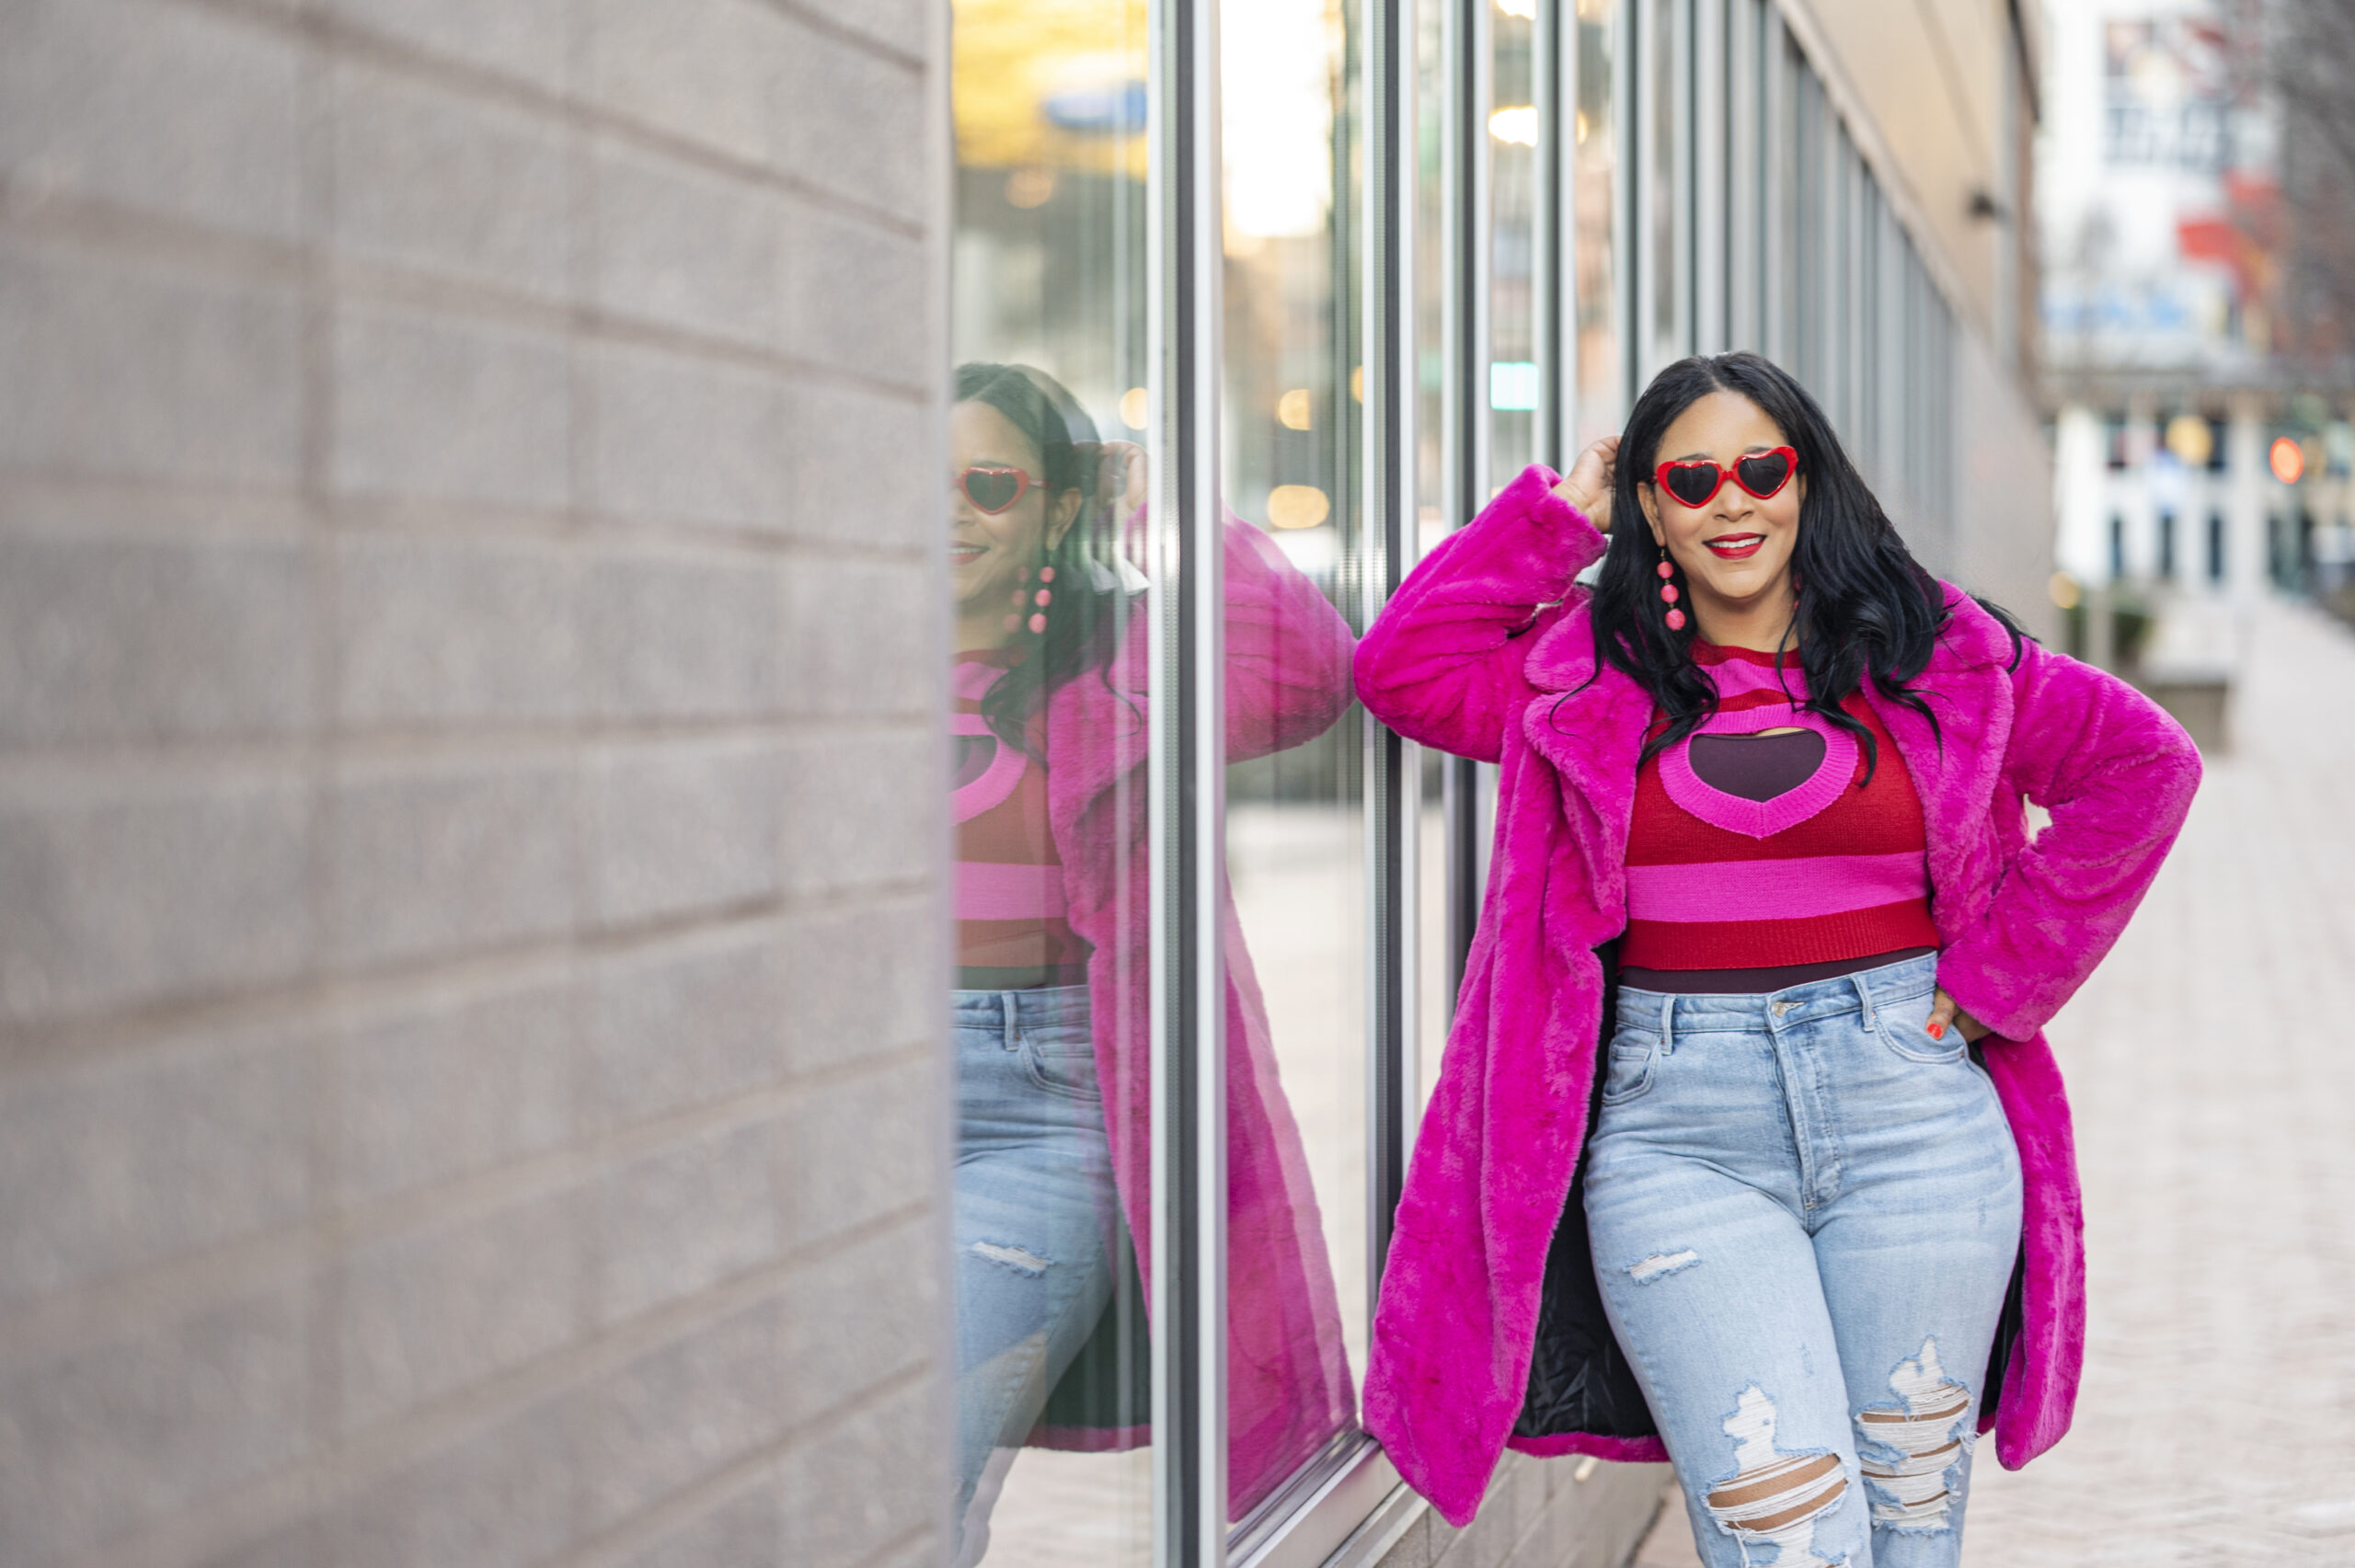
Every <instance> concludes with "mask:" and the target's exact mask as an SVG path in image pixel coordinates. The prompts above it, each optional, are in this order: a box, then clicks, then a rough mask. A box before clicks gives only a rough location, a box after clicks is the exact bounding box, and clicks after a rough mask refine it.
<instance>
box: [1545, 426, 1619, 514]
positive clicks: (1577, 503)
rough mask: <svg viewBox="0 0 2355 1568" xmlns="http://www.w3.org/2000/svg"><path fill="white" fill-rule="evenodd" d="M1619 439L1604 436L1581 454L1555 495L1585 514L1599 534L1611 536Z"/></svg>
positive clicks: (1555, 488)
mask: <svg viewBox="0 0 2355 1568" xmlns="http://www.w3.org/2000/svg"><path fill="white" fill-rule="evenodd" d="M1618 469H1619V438H1618V437H1617V436H1604V437H1603V439H1602V440H1601V441H1596V442H1595V443H1594V444H1593V445H1592V446H1591V447H1589V448H1587V449H1586V450H1585V451H1584V452H1580V453H1579V460H1578V461H1577V462H1576V463H1573V464H1570V471H1569V472H1568V474H1566V475H1563V476H1562V482H1561V483H1560V484H1558V485H1557V486H1554V493H1555V494H1556V495H1557V496H1559V497H1561V498H1562V499H1564V500H1566V501H1568V502H1569V503H1570V505H1572V506H1574V507H1576V508H1578V509H1579V510H1580V511H1581V512H1583V513H1585V514H1586V520H1587V521H1589V522H1591V523H1592V524H1594V526H1595V531H1596V532H1600V533H1608V532H1611V494H1612V486H1614V484H1616V483H1617V475H1618Z"/></svg>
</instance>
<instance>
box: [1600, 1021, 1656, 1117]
mask: <svg viewBox="0 0 2355 1568" xmlns="http://www.w3.org/2000/svg"><path fill="white" fill-rule="evenodd" d="M1659 1075H1660V1038H1659V1036H1654V1035H1644V1034H1637V1033H1635V1032H1633V1031H1626V1030H1623V1031H1621V1033H1620V1034H1619V1035H1618V1036H1616V1037H1614V1039H1613V1040H1612V1042H1611V1049H1610V1052H1609V1054H1608V1055H1607V1056H1606V1057H1605V1059H1604V1060H1603V1104H1606V1105H1624V1104H1626V1103H1627V1102H1628V1101H1630V1100H1633V1099H1636V1098H1637V1097H1638V1096H1639V1095H1642V1094H1645V1093H1648V1092H1649V1091H1650V1089H1651V1086H1652V1081H1653V1080H1654V1079H1655V1078H1657V1077H1658V1076H1659Z"/></svg>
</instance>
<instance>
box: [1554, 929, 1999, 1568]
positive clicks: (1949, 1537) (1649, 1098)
mask: <svg viewBox="0 0 2355 1568" xmlns="http://www.w3.org/2000/svg"><path fill="white" fill-rule="evenodd" d="M1936 974H1937V960H1936V956H1923V957H1920V958H1912V959H1907V960H1904V961H1902V962H1900V963H1895V964H1890V965H1886V966H1884V967H1880V968H1878V969H1869V970H1867V971H1865V972H1863V973H1861V974H1856V975H1849V976H1844V977H1842V978H1840V979H1830V980H1816V981H1811V982H1809V983H1808V984H1806V985H1798V986H1792V987H1790V988H1789V989H1787V990H1779V991H1775V992H1772V993H1769V994H1763V995H1751V996H1665V995H1662V994H1660V992H1657V991H1645V990H1635V989H1633V988H1631V987H1623V988H1622V989H1621V990H1620V991H1619V1024H1618V1032H1617V1034H1616V1035H1615V1036H1614V1037H1613V1039H1612V1041H1611V1047H1610V1059H1609V1062H1608V1064H1607V1066H1606V1069H1605V1077H1604V1080H1603V1093H1602V1112H1601V1116H1600V1118H1599V1120H1598V1122H1597V1124H1596V1129H1595V1134H1594V1139H1593V1142H1592V1144H1591V1147H1590V1149H1589V1150H1588V1155H1587V1159H1588V1166H1587V1177H1586V1212H1587V1224H1588V1227H1589V1234H1590V1238H1591V1244H1592V1249H1593V1253H1594V1271H1595V1278H1596V1280H1597V1281H1598V1282H1599V1283H1600V1284H1601V1286H1602V1288H1603V1306H1604V1309H1605V1310H1606V1311H1607V1312H1608V1313H1609V1314H1610V1318H1611V1326H1612V1328H1613V1330H1614V1332H1615V1333H1617V1334H1618V1336H1619V1343H1620V1344H1621V1345H1623V1346H1625V1347H1626V1351H1627V1354H1628V1356H1629V1357H1630V1359H1631V1360H1632V1361H1633V1363H1634V1366H1635V1370H1636V1374H1637V1378H1638V1379H1640V1380H1641V1382H1642V1384H1643V1389H1644V1395H1645V1398H1646V1399H1647V1400H1648V1401H1649V1402H1650V1404H1651V1409H1652V1414H1653V1416H1654V1418H1655V1419H1656V1420H1657V1421H1658V1422H1659V1424H1660V1436H1661V1437H1662V1439H1663V1440H1664V1441H1665V1442H1666V1443H1667V1445H1668V1451H1669V1457H1670V1458H1671V1459H1674V1460H1675V1462H1676V1473H1677V1478H1678V1480H1679V1481H1680V1482H1681V1483H1682V1484H1683V1489H1684V1497H1685V1506H1686V1508H1687V1509H1688V1510H1689V1511H1690V1513H1691V1515H1692V1518H1693V1532H1694V1539H1695V1540H1696V1541H1697V1542H1698V1544H1699V1546H1700V1549H1701V1556H1702V1560H1703V1561H1704V1562H1706V1563H1708V1564H1709V1565H1710V1568H1762V1565H1763V1564H1768V1563H1773V1564H1778V1565H1780V1568H1820V1565H1822V1564H1837V1563H1845V1564H1848V1565H1849V1568H1867V1564H1878V1565H1879V1568H1952V1565H1953V1564H1955V1563H1957V1562H1959V1560H1960V1556H1961V1551H1962V1513H1963V1502H1964V1498H1965V1495H1966V1489H1967V1486H1968V1482H1969V1479H1970V1454H1971V1448H1972V1444H1973V1440H1974V1438H1973V1434H1974V1432H1975V1429H1976V1425H1977V1415H1978V1410H1979V1400H1980V1395H1981V1394H1982V1387H1981V1385H1982V1381H1983V1380H1984V1379H1985V1375H1986V1368H1987V1356H1988V1350H1989V1346H1990V1345H1991V1344H1992V1342H1993V1338H1994V1334H1995V1328H1996V1321H1997V1318H1998V1316H1999V1315H2000V1314H2001V1312H2002V1310H2003V1303H2004V1293H2005V1288H2006V1287H2007V1286H2008V1284H2009V1283H2010V1279H2011V1273H2012V1263H2013V1260H2014V1257H2015V1256H2016V1253H2017V1252H2018V1248H2019V1239H2020V1171H2019V1156H2018V1153H2017V1151H2016V1150H2015V1148H2014V1147H2013V1144H2012V1135H2011V1128H2010V1127H2009V1125H2008V1124H2007V1123H2006V1122H2005V1118H2004V1113H2003V1109H2002V1107H2001V1106H2000V1105H1999V1104H1997V1102H1996V1099H1995V1091H1994V1086H1993V1084H1992V1083H1991V1082H1989V1081H1988V1078H1987V1075H1986V1073H1985V1072H1984V1071H1983V1070H1982V1069H1980V1068H1979V1067H1978V1066H1977V1065H1976V1064H1975V1063H1973V1062H1972V1061H1971V1059H1970V1054H1969V1051H1968V1048H1967V1047H1965V1045H1964V1043H1963V1040H1962V1036H1961V1035H1960V1033H1959V1031H1956V1030H1952V1029H1949V1030H1948V1031H1947V1037H1946V1038H1945V1040H1944V1041H1939V1040H1934V1039H1932V1038H1931V1037H1930V1036H1929V1034H1928V1033H1927V1032H1926V1031H1925V1030H1924V1027H1923V1025H1924V1023H1925V1022H1926V1021H1927V1020H1928V1018H1929V1014H1930V1004H1931V993H1932V991H1933V990H1934V989H1935V987H1936ZM1998 1048H2000V1047H1998Z"/></svg>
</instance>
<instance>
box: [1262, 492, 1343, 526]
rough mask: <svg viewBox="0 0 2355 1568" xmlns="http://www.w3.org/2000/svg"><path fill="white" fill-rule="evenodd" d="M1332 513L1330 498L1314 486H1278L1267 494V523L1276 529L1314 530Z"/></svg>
mask: <svg viewBox="0 0 2355 1568" xmlns="http://www.w3.org/2000/svg"><path fill="white" fill-rule="evenodd" d="M1332 511H1333V502H1332V498H1330V497H1328V496H1327V495H1326V494H1325V492H1324V491H1322V490H1320V489H1318V488H1317V487H1316V486H1314V485H1279V486H1276V487H1275V488H1274V489H1272V490H1270V491H1269V492H1268V521H1269V522H1270V523H1273V524H1274V525H1275V526H1276V527H1278V528H1314V527H1315V526H1316V525H1317V524H1318V523H1320V522H1323V521H1325V520H1326V519H1327V517H1329V516H1331V515H1332Z"/></svg>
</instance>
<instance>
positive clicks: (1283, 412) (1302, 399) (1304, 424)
mask: <svg viewBox="0 0 2355 1568" xmlns="http://www.w3.org/2000/svg"><path fill="white" fill-rule="evenodd" d="M1276 418H1277V420H1278V422H1280V423H1281V425H1282V426H1283V428H1284V429H1287V430H1304V429H1308V420H1309V397H1308V388H1306V387H1304V386H1295V387H1293V388H1292V390H1291V391H1290V392H1287V393H1285V394H1284V395H1282V396H1281V397H1279V398H1277V399H1276Z"/></svg>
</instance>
